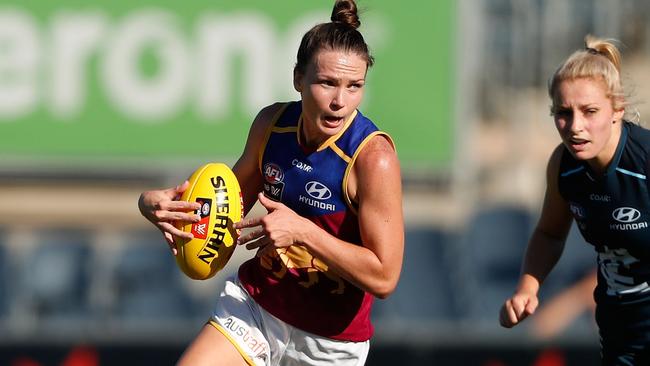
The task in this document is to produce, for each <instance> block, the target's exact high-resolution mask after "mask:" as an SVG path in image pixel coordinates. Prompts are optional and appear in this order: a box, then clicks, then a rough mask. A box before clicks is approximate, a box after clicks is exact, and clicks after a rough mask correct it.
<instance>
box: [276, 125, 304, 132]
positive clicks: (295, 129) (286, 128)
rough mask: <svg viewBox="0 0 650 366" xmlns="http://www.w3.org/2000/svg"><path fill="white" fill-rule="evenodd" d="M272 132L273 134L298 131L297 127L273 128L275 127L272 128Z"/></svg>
mask: <svg viewBox="0 0 650 366" xmlns="http://www.w3.org/2000/svg"><path fill="white" fill-rule="evenodd" d="M272 131H273V132H275V133H288V132H296V131H298V127H296V126H291V127H275V126H273V128H272Z"/></svg>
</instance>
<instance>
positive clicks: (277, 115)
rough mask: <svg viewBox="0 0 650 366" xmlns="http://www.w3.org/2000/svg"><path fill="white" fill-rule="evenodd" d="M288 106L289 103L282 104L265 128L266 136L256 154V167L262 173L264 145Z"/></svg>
mask: <svg viewBox="0 0 650 366" xmlns="http://www.w3.org/2000/svg"><path fill="white" fill-rule="evenodd" d="M288 106H289V103H284V105H283V106H282V107H280V109H278V111H277V112H275V114H274V115H273V118H271V123H270V124H269V126H268V127H267V128H266V134H265V135H264V140H262V145H261V146H260V151H259V152H258V154H257V156H258V158H257V165H258V167H259V169H260V172H261V171H262V158H263V157H264V150H266V144H267V143H268V142H269V137H271V132H272V131H273V129H274V128H275V124H276V123H277V122H278V119H280V116H281V115H282V113H284V110H285V109H287V107H288Z"/></svg>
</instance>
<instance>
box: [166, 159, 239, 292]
mask: <svg viewBox="0 0 650 366" xmlns="http://www.w3.org/2000/svg"><path fill="white" fill-rule="evenodd" d="M189 182H190V184H189V187H188V188H187V189H186V190H185V192H184V193H183V195H182V196H181V198H180V199H181V200H183V201H188V202H198V203H200V204H201V208H200V209H198V210H197V212H196V214H197V215H199V216H200V217H201V219H200V220H199V222H194V223H186V224H182V223H178V224H176V227H178V229H180V230H182V231H185V232H191V233H192V234H193V235H194V238H193V239H183V238H179V237H175V238H174V241H175V243H176V249H177V250H178V254H177V255H176V263H177V264H178V267H179V268H180V269H181V270H182V271H183V273H185V274H186V275H187V276H189V277H190V278H193V279H195V280H205V279H208V278H210V277H212V276H214V275H215V274H216V273H217V272H219V271H220V270H221V269H222V268H223V267H224V266H225V265H226V263H227V262H228V260H229V259H230V257H231V255H232V253H233V251H234V250H235V247H236V241H237V237H238V236H239V233H238V232H237V230H235V229H234V228H233V226H232V225H233V224H234V223H235V222H238V221H240V220H241V219H242V217H243V215H244V207H243V201H242V195H241V189H240V187H239V182H237V177H236V176H235V174H234V173H233V172H232V170H230V168H228V166H227V165H225V164H222V163H209V164H206V165H203V166H202V167H200V168H198V169H197V170H196V171H195V172H194V173H193V174H192V175H191V176H190V178H189Z"/></svg>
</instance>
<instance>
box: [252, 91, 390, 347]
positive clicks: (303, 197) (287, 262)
mask: <svg viewBox="0 0 650 366" xmlns="http://www.w3.org/2000/svg"><path fill="white" fill-rule="evenodd" d="M278 115H279V116H278V117H277V118H276V119H275V121H273V123H272V125H271V127H270V128H269V130H268V132H267V137H266V141H265V146H263V147H262V149H261V152H260V170H261V173H262V176H263V177H264V193H265V195H266V196H267V197H269V198H271V199H273V200H276V201H280V202H282V203H283V204H285V205H286V206H287V207H289V208H291V209H292V210H294V211H295V212H296V213H297V214H299V215H300V216H302V217H305V218H307V219H309V220H311V221H312V222H314V223H315V224H316V225H318V226H319V227H321V228H322V229H323V230H325V231H326V232H328V233H329V234H331V235H333V236H335V237H337V238H339V239H341V240H344V241H347V242H350V243H353V244H356V245H361V238H360V234H359V223H358V218H357V213H356V209H355V205H354V203H353V202H352V201H351V200H350V197H349V196H348V192H347V178H348V175H349V173H350V169H351V167H352V165H353V164H354V162H355V160H356V158H357V156H358V154H359V152H360V151H361V149H363V147H364V146H365V144H366V143H367V142H368V141H370V139H371V138H372V137H374V136H376V135H385V134H384V133H383V132H380V131H378V129H377V127H376V126H375V125H374V124H373V123H372V122H371V121H370V120H369V119H367V118H366V117H364V116H363V115H362V114H361V113H360V112H358V111H355V112H354V113H353V114H352V115H351V116H350V118H349V119H348V120H347V121H345V122H344V126H343V128H342V129H341V131H340V132H339V133H337V134H336V135H334V136H332V137H330V138H329V139H328V140H327V141H325V142H324V143H323V144H322V145H321V146H319V147H318V148H317V149H316V150H313V151H311V150H307V149H305V147H304V146H302V145H301V143H300V137H299V135H300V129H301V124H302V123H303V121H302V105H301V103H300V102H290V103H287V104H286V105H285V106H284V107H283V109H282V111H281V112H280V113H278ZM385 136H386V135H385ZM388 139H389V140H390V138H389V137H388ZM239 278H240V281H241V282H242V284H243V285H244V287H245V288H246V290H247V291H248V292H249V293H250V295H251V296H252V297H253V298H254V299H255V301H256V302H257V303H258V304H259V305H260V306H262V307H263V308H264V309H265V310H267V311H268V312H269V313H271V314H273V315H274V316H276V317H278V318H279V319H281V320H283V321H285V322H287V323H288V324H291V325H293V326H295V327H297V328H300V329H302V330H304V331H307V332H310V333H314V334H317V335H320V336H324V337H328V338H332V339H338V340H346V341H355V342H359V341H365V340H368V339H369V338H370V337H371V336H372V332H373V328H372V325H371V324H370V308H371V305H372V299H373V297H372V296H371V295H370V294H368V293H366V292H364V291H362V290H360V289H359V288H357V287H355V286H354V285H352V284H351V283H349V282H348V281H346V280H344V279H342V278H341V277H339V276H338V275H337V274H336V273H334V272H333V271H331V270H330V269H329V268H328V266H327V265H326V264H325V263H323V262H322V261H321V260H320V259H318V258H316V257H314V256H313V255H312V254H311V253H310V252H309V251H308V250H307V248H306V247H304V246H301V245H293V246H290V247H287V248H280V249H277V250H276V251H274V252H273V253H272V255H266V256H263V257H261V258H258V257H255V258H253V259H250V260H249V261H247V262H245V263H244V264H242V266H241V267H240V269H239Z"/></svg>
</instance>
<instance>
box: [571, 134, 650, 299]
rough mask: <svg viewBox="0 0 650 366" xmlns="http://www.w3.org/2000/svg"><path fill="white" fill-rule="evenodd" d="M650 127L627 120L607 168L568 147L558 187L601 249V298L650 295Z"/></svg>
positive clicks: (580, 224) (588, 236) (588, 237)
mask: <svg viewBox="0 0 650 366" xmlns="http://www.w3.org/2000/svg"><path fill="white" fill-rule="evenodd" d="M649 150H650V131H648V130H646V129H643V128H641V127H639V126H637V125H635V124H632V123H630V122H623V126H622V131H621V137H620V141H619V143H618V147H617V148H616V153H615V155H614V158H613V160H612V162H611V164H610V165H609V167H608V168H607V171H606V172H605V173H604V174H598V173H594V172H593V171H592V170H591V169H590V167H589V164H588V163H587V162H586V161H580V160H576V159H575V158H574V157H573V156H572V155H571V154H570V153H569V152H568V151H567V150H566V149H565V151H564V153H563V155H562V161H561V164H560V172H559V173H560V174H559V177H558V183H559V189H560V193H561V195H562V197H564V199H565V200H566V201H567V203H568V204H569V208H570V209H571V212H572V214H573V217H574V218H575V221H576V223H577V226H578V228H579V229H580V231H581V232H582V235H583V236H584V238H585V240H586V241H587V242H589V243H591V244H592V245H594V247H595V249H596V251H597V253H598V268H599V271H598V272H599V273H598V286H597V288H596V292H595V295H596V301H597V302H598V303H608V302H616V303H627V302H638V301H645V300H647V299H650V228H648V222H650V195H648V179H647V175H648V164H649V163H650V159H648V154H649Z"/></svg>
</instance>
